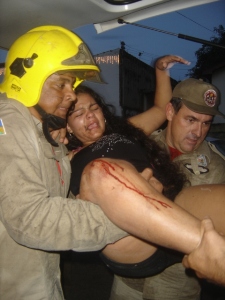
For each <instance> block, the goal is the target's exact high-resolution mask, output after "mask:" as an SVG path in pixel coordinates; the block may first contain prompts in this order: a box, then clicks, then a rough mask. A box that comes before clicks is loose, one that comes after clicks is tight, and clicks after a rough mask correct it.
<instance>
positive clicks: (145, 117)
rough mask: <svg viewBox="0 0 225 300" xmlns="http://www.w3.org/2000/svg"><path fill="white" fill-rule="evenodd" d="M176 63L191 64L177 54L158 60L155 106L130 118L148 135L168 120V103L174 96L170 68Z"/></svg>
mask: <svg viewBox="0 0 225 300" xmlns="http://www.w3.org/2000/svg"><path fill="white" fill-rule="evenodd" d="M175 63H181V64H186V65H187V64H189V62H188V61H187V60H185V59H183V58H182V57H179V56H175V55H166V56H163V57H160V58H158V59H157V60H156V63H155V72H156V91H155V99H154V106H153V107H151V108H150V109H148V110H147V111H145V112H143V113H141V114H138V115H136V116H134V117H131V118H129V121H130V122H131V123H132V124H133V125H134V126H136V127H139V128H141V129H142V130H144V131H145V133H146V134H147V135H150V134H151V133H152V132H153V131H154V130H156V129H158V128H159V126H160V125H162V124H163V122H164V121H165V120H166V113H165V109H166V104H167V103H168V102H169V101H170V100H171V97H172V87H171V83H170V74H169V69H170V68H171V67H172V66H173V65H174V64H175Z"/></svg>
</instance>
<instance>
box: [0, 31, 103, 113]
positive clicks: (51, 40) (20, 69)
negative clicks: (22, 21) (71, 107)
mask: <svg viewBox="0 0 225 300" xmlns="http://www.w3.org/2000/svg"><path fill="white" fill-rule="evenodd" d="M64 70H65V71H73V72H74V73H75V75H76V83H75V86H77V85H78V84H79V83H81V82H82V81H83V80H90V81H96V82H101V79H100V76H99V72H100V70H99V68H98V67H97V66H96V64H95V62H94V59H93V57H92V55H91V53H90V51H89V49H88V48H87V46H86V45H85V44H84V42H83V41H82V40H81V39H80V38H79V37H78V36H77V35H76V34H74V33H73V32H72V31H69V30H67V29H65V28H63V27H60V26H40V27H37V28H34V29H32V30H30V31H28V32H27V33H25V34H24V35H22V36H21V37H19V38H18V39H17V40H16V41H15V42H14V43H13V45H12V46H11V48H10V49H9V52H8V55H7V58H6V64H5V76H4V80H3V82H2V84H0V92H3V93H6V94H7V97H8V98H13V99H16V100H18V101H20V102H21V103H23V104H24V105H25V106H27V107H30V106H34V105H35V104H37V103H38V101H39V98H40V93H41V90H42V87H43V84H44V82H45V80H46V79H47V78H48V77H49V76H50V75H52V74H53V73H56V72H58V71H64Z"/></svg>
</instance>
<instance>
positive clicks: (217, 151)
mask: <svg viewBox="0 0 225 300" xmlns="http://www.w3.org/2000/svg"><path fill="white" fill-rule="evenodd" d="M207 145H208V147H209V148H210V150H211V153H213V156H215V155H216V156H217V155H219V156H220V157H221V158H222V159H223V160H224V161H225V141H224V140H214V141H208V142H207Z"/></svg>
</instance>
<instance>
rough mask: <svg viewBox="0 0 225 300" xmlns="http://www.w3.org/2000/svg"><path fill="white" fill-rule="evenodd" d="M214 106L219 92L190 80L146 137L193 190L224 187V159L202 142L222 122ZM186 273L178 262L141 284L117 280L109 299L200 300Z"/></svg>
mask: <svg viewBox="0 0 225 300" xmlns="http://www.w3.org/2000/svg"><path fill="white" fill-rule="evenodd" d="M219 103H220V92H219V90H218V89H217V88H216V87H215V86H214V85H212V84H209V83H207V82H204V81H202V80H198V79H192V78H189V79H186V80H184V81H181V82H180V83H178V84H177V85H176V87H175V88H174V90H173V94H172V99H171V101H170V102H169V103H168V104H167V106H166V116H167V120H168V125H167V128H166V129H165V130H163V131H162V130H158V131H156V132H154V133H153V134H152V135H151V138H153V139H154V140H155V141H157V143H158V144H159V145H160V146H161V147H162V148H164V149H165V150H166V151H167V152H168V153H169V154H170V156H171V160H173V161H174V162H176V163H178V164H179V165H180V168H181V170H182V171H183V172H184V173H185V174H186V175H187V178H188V180H189V181H190V184H191V185H192V186H194V185H200V184H221V183H222V184H224V183H225V158H224V157H223V155H222V154H221V153H220V152H219V151H218V150H217V149H216V148H215V146H214V145H212V144H211V143H209V142H207V141H205V137H206V135H207V133H208V131H209V129H210V125H211V123H212V121H213V117H214V116H215V115H218V116H221V117H225V116H224V115H223V114H222V113H221V112H219V111H218V106H219ZM212 201H213V200H212ZM189 271H190V270H189ZM189 271H188V272H187V271H186V270H185V268H184V267H183V265H182V264H181V263H178V264H175V265H173V266H171V267H169V268H167V269H166V270H165V271H163V272H162V273H160V274H159V275H156V276H152V277H148V278H144V279H129V278H122V277H119V276H116V277H115V278H114V283H113V288H112V294H111V298H110V299H111V300H114V299H115V300H119V299H123V298H122V297H123V296H124V295H126V293H128V291H129V294H132V295H133V298H131V299H132V300H138V299H151V300H185V299H188V300H199V299H200V292H201V287H200V283H199V281H198V280H197V278H196V276H195V274H194V273H193V272H189ZM120 297H121V298H120ZM131 299H130V300H131Z"/></svg>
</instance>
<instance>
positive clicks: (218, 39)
mask: <svg viewBox="0 0 225 300" xmlns="http://www.w3.org/2000/svg"><path fill="white" fill-rule="evenodd" d="M213 31H214V32H215V33H216V35H217V36H213V37H212V38H211V39H210V41H211V42H212V43H214V44H218V45H223V46H225V31H224V27H223V26H222V25H219V27H214V30H213ZM195 55H196V57H197V62H196V65H195V66H194V67H193V68H192V69H190V70H189V71H188V74H187V75H188V76H189V77H193V78H205V79H208V80H209V81H211V73H212V70H213V68H214V67H215V66H218V65H219V64H220V63H221V62H222V60H223V62H224V57H225V49H223V48H219V47H216V46H211V45H210V46H209V45H203V46H202V47H201V48H200V49H198V50H197V51H196V52H195Z"/></svg>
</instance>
